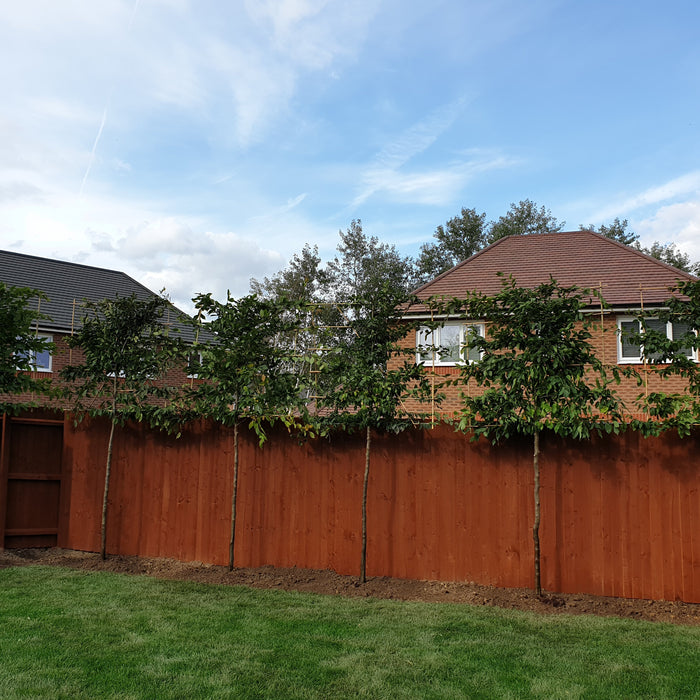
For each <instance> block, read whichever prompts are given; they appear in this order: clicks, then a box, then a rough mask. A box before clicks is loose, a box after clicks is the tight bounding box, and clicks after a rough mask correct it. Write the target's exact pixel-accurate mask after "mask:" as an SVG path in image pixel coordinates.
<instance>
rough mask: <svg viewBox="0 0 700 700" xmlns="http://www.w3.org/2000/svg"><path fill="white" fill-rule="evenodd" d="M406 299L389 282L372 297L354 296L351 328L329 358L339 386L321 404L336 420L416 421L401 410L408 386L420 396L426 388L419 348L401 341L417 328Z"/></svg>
mask: <svg viewBox="0 0 700 700" xmlns="http://www.w3.org/2000/svg"><path fill="white" fill-rule="evenodd" d="M407 300H408V297H407V295H406V294H404V293H397V290H396V289H394V288H392V287H391V286H390V285H389V284H385V285H383V286H382V287H381V288H380V289H379V291H378V292H376V293H374V294H373V295H372V296H371V297H370V298H369V299H364V298H361V297H356V298H355V299H354V300H353V302H352V303H351V304H350V308H351V309H352V315H351V318H350V320H349V333H347V334H346V335H344V336H343V338H342V339H341V342H340V343H339V345H338V346H337V347H334V348H333V349H332V352H330V353H329V354H328V358H327V361H326V368H325V371H326V373H327V375H328V376H329V377H330V378H331V380H330V381H331V382H332V385H333V387H335V389H334V391H332V392H331V393H330V394H328V395H327V396H325V397H323V399H321V401H320V403H319V406H320V407H321V408H322V409H325V410H327V411H329V412H330V415H331V422H332V423H333V424H334V425H340V426H343V427H345V428H348V429H358V428H361V429H364V428H367V427H370V428H373V429H375V430H380V431H390V432H398V431H400V430H402V429H403V428H405V427H407V426H408V425H411V424H412V421H414V420H415V417H414V416H412V415H410V414H409V413H408V412H407V411H405V410H403V408H402V405H403V400H404V399H405V398H406V397H407V393H408V392H409V388H410V393H411V394H412V395H413V396H414V397H417V398H418V399H420V398H421V397H423V396H426V395H427V393H426V392H427V390H428V387H427V382H426V380H425V374H424V372H423V371H422V369H421V367H420V366H418V365H416V362H415V350H414V349H413V348H402V347H401V346H400V345H399V341H400V340H402V339H403V338H404V337H405V336H406V334H407V333H409V332H410V331H411V329H412V328H413V327H414V326H411V324H410V323H408V322H407V321H406V320H405V318H404V314H405V312H406V309H407V308H408V307H407V303H408V301H407Z"/></svg>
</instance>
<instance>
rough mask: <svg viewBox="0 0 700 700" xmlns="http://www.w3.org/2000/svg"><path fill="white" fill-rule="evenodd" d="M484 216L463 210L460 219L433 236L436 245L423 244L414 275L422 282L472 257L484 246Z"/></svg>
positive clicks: (451, 220)
mask: <svg viewBox="0 0 700 700" xmlns="http://www.w3.org/2000/svg"><path fill="white" fill-rule="evenodd" d="M485 221H486V214H484V213H482V214H478V213H477V211H476V209H466V208H464V207H462V212H461V214H460V215H459V216H455V217H453V218H451V219H450V220H449V221H448V222H447V223H446V224H445V226H442V224H440V226H438V227H437V228H436V229H435V233H434V234H433V236H434V238H435V239H436V240H437V243H424V244H423V245H422V246H421V249H420V255H419V256H418V259H417V260H416V275H417V278H418V280H419V281H420V282H421V283H425V282H428V281H430V280H431V279H433V278H434V277H437V276H438V275H439V274H441V273H443V272H446V271H447V270H449V269H450V268H452V267H454V266H455V265H457V264H458V263H460V262H462V260H466V259H467V258H469V257H471V256H472V255H474V253H476V252H477V251H479V250H481V249H482V248H483V247H484V246H485V245H486V231H485Z"/></svg>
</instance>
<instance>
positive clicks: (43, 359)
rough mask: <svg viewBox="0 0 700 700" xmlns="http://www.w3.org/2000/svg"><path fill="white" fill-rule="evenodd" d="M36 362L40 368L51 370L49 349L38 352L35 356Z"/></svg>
mask: <svg viewBox="0 0 700 700" xmlns="http://www.w3.org/2000/svg"><path fill="white" fill-rule="evenodd" d="M34 364H35V365H36V368H37V369H38V370H45V371H50V370H51V353H50V352H49V351H48V350H43V351H42V352H38V353H36V355H35V356H34Z"/></svg>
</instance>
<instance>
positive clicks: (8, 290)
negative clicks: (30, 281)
mask: <svg viewBox="0 0 700 700" xmlns="http://www.w3.org/2000/svg"><path fill="white" fill-rule="evenodd" d="M46 298H47V297H46V295H45V294H44V293H43V292H40V291H39V290H37V289H30V288H29V287H12V286H8V285H6V284H4V283H3V282H0V394H2V395H7V394H11V395H18V394H28V393H35V392H36V393H42V394H43V393H46V392H47V391H48V389H49V386H50V385H49V382H48V380H46V379H40V378H36V377H32V376H31V375H30V374H28V373H29V372H31V371H32V370H33V369H34V362H33V360H34V357H35V356H36V354H37V353H41V352H45V351H47V350H49V351H50V350H52V348H53V344H52V343H49V342H48V341H47V340H46V338H41V337H39V336H38V335H37V328H38V322H39V321H40V320H43V319H45V318H46V316H45V315H43V314H41V313H39V311H38V310H35V309H32V308H30V302H31V301H32V300H36V301H37V306H38V302H39V301H40V300H46ZM28 405H29V403H28V402H26V401H25V402H19V401H17V400H12V399H10V400H8V399H7V398H4V399H3V400H2V401H0V410H1V411H3V412H5V411H14V410H18V409H19V408H21V407H26V406H28Z"/></svg>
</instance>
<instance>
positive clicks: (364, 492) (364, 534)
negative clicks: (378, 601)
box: [360, 426, 372, 583]
mask: <svg viewBox="0 0 700 700" xmlns="http://www.w3.org/2000/svg"><path fill="white" fill-rule="evenodd" d="M371 444H372V431H371V429H370V427H369V426H367V448H366V450H365V478H364V480H363V482H362V555H361V560H360V582H361V583H365V582H366V581H367V484H368V483H369V450H370V445H371Z"/></svg>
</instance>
